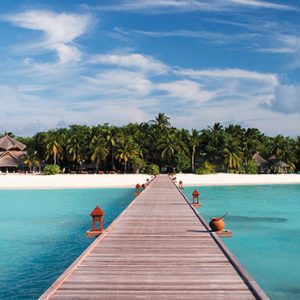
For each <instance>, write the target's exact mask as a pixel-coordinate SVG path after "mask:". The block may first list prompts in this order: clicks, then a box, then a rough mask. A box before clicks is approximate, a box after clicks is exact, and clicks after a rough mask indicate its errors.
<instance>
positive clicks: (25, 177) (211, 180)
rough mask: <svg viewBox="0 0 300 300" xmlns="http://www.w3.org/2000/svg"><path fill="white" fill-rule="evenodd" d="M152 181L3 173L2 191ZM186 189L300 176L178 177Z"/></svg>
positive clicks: (271, 181) (298, 180)
mask: <svg viewBox="0 0 300 300" xmlns="http://www.w3.org/2000/svg"><path fill="white" fill-rule="evenodd" d="M147 179H151V175H147V174H60V175H40V174H3V175H0V189H1V190H11V189H14V190H16V189H18V190H19V189H24V190H25V189H28V190H29V189H97V188H135V185H136V184H137V183H139V184H143V183H145V182H146V181H147ZM180 180H181V181H182V182H183V186H227V185H228V186H234V185H274V184H275V185H280V184H289V185H290V184H300V175H299V174H259V175H247V174H227V173H217V174H210V175H196V174H183V173H180V174H176V183H177V184H178V182H179V181H180Z"/></svg>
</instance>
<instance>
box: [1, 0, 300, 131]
mask: <svg viewBox="0 0 300 300" xmlns="http://www.w3.org/2000/svg"><path fill="white" fill-rule="evenodd" d="M0 7H1V10H0V41H1V43H0V74H1V76H0V103H1V111H0V131H2V132H4V131H13V132H14V133H16V134H19V135H31V134H33V133H35V132H37V131H42V130H47V129H49V128H56V127H63V126H67V125H68V124H74V123H79V124H87V125H94V124H99V123H100V124H101V123H105V122H108V123H110V124H115V125H123V124H126V123H128V122H144V121H148V120H150V119H153V117H154V115H156V114H157V113H159V112H164V113H166V114H167V115H168V116H170V117H171V122H172V124H173V125H174V126H177V127H185V128H189V129H190V128H196V129H202V128H204V127H206V126H208V125H212V124H213V123H214V122H221V123H223V124H224V125H226V124H228V123H234V124H240V125H242V126H245V127H257V128H259V129H260V130H261V131H263V132H265V133H267V134H271V135H275V134H285V135H291V136H296V135H300V3H299V1H296V0H295V1H292V0H290V1H275V0H268V1H267V0H265V1H264V0H126V1H75V0H73V1H71V0H68V1H67V0H51V1H18V0H10V1H1V3H0Z"/></svg>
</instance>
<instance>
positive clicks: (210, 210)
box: [184, 185, 300, 299]
mask: <svg viewBox="0 0 300 300" xmlns="http://www.w3.org/2000/svg"><path fill="white" fill-rule="evenodd" d="M195 188H196V189H198V191H200V194H201V195H200V199H201V200H200V202H201V203H202V207H201V208H199V209H198V210H199V212H200V213H201V214H202V216H203V217H204V218H205V219H206V221H210V217H213V216H221V215H223V214H225V213H226V212H227V211H228V212H229V214H228V216H227V217H226V218H225V223H226V228H227V229H230V230H232V231H233V237H232V238H224V239H223V240H224V242H225V243H226V245H227V246H228V247H229V248H230V250H231V251H232V252H233V254H234V255H235V256H236V257H237V258H238V260H239V261H240V262H241V263H242V265H243V266H244V267H245V268H246V269H247V270H248V272H249V273H250V274H251V275H252V277H253V278H254V279H255V280H256V281H257V282H258V284H259V285H260V286H261V287H262V288H263V290H264V291H265V292H266V293H267V294H268V296H269V297H270V298H271V299H300V185H276V186H275V185H272V186H270V185H266V186H219V187H212V186H211V187H185V189H184V193H185V195H186V196H187V197H188V198H189V199H191V193H192V191H193V190H194V189H195Z"/></svg>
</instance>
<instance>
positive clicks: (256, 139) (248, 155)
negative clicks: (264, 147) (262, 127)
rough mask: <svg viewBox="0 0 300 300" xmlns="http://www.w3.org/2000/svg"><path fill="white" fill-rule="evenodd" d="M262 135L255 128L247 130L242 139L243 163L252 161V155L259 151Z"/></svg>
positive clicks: (246, 163)
mask: <svg viewBox="0 0 300 300" xmlns="http://www.w3.org/2000/svg"><path fill="white" fill-rule="evenodd" d="M262 138H263V136H262V134H261V133H260V132H259V130H258V129H257V128H248V129H247V130H246V131H245V134H244V136H243V138H242V150H243V154H244V163H245V165H248V162H249V161H251V160H252V157H253V155H254V154H255V153H256V152H257V151H258V150H259V148H260V147H261V144H262Z"/></svg>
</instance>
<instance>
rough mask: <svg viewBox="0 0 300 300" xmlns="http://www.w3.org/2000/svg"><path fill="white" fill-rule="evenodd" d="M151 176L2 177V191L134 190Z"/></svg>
mask: <svg viewBox="0 0 300 300" xmlns="http://www.w3.org/2000/svg"><path fill="white" fill-rule="evenodd" d="M148 178H149V179H150V178H151V176H150V175H145V174H125V175H119V174H109V175H97V174H92V175H87V174H84V175H81V174H76V175H70V174H64V175H52V176H46V175H31V174H26V175H25V174H5V175H3V174H2V175H0V189H31V188H33V189H47V188H49V189H54V188H57V189H61V188H72V189H73V188H113V187H119V188H125V187H132V188H134V187H135V185H136V184H137V183H139V184H143V183H145V182H146V180H147V179H148Z"/></svg>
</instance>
